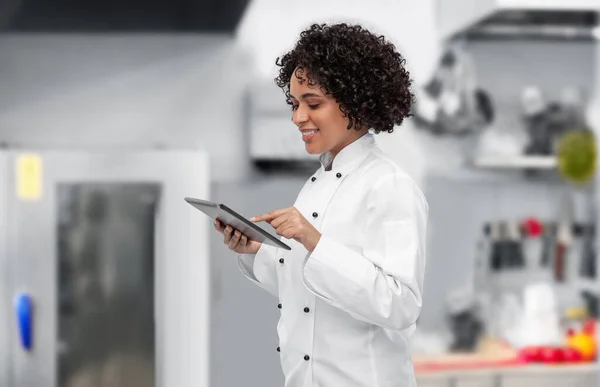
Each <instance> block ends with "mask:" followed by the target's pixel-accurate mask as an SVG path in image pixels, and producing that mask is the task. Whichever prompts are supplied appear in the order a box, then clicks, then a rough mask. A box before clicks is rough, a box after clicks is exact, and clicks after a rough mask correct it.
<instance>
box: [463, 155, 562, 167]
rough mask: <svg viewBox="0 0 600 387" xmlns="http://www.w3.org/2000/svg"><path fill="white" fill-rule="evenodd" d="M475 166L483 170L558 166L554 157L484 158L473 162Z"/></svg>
mask: <svg viewBox="0 0 600 387" xmlns="http://www.w3.org/2000/svg"><path fill="white" fill-rule="evenodd" d="M473 166H474V167H476V168H482V169H542V170H552V169H555V168H556V166H557V161H556V157H554V156H484V157H477V158H475V159H474V160H473Z"/></svg>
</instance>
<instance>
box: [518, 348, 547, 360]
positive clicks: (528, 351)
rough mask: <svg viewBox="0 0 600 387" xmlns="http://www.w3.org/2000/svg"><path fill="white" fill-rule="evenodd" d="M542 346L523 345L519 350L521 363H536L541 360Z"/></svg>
mask: <svg viewBox="0 0 600 387" xmlns="http://www.w3.org/2000/svg"><path fill="white" fill-rule="evenodd" d="M542 349H543V347H525V348H521V349H520V350H519V360H521V361H522V362H523V363H538V362H541V361H542Z"/></svg>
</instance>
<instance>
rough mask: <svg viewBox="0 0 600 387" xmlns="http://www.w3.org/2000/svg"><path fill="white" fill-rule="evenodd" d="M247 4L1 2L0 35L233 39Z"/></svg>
mask: <svg viewBox="0 0 600 387" xmlns="http://www.w3.org/2000/svg"><path fill="white" fill-rule="evenodd" d="M249 1H250V0H0V15H2V16H3V17H2V18H1V19H0V30H1V31H4V32H202V33H233V31H234V29H235V28H236V26H237V24H238V22H239V21H240V19H241V17H242V15H243V13H244V10H245V9H246V6H247V5H248V3H249Z"/></svg>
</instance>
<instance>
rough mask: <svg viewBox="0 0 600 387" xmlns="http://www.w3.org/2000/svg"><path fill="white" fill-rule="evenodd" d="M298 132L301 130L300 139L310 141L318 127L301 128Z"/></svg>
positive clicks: (317, 131)
mask: <svg viewBox="0 0 600 387" xmlns="http://www.w3.org/2000/svg"><path fill="white" fill-rule="evenodd" d="M300 132H302V140H304V141H310V140H311V139H312V138H314V137H315V136H316V135H317V133H319V129H303V130H301V131H300Z"/></svg>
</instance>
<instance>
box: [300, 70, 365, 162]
mask: <svg viewBox="0 0 600 387" xmlns="http://www.w3.org/2000/svg"><path fill="white" fill-rule="evenodd" d="M290 99H291V102H292V111H293V115H292V120H293V121H294V124H296V126H297V127H298V129H299V130H300V132H301V133H302V140H303V141H304V143H305V148H306V151H307V152H308V153H310V154H322V153H327V152H331V155H332V156H333V157H335V156H336V155H337V154H338V153H339V152H340V151H341V150H342V149H343V148H344V147H346V146H347V145H348V144H350V143H352V142H354V141H355V140H356V139H358V138H359V137H361V136H362V135H364V134H365V133H367V132H368V128H363V129H361V130H360V131H357V130H355V129H350V130H348V129H347V128H348V118H346V117H344V114H343V113H342V112H341V110H340V105H339V104H338V103H337V102H336V101H335V100H334V99H333V98H332V97H331V96H330V95H326V94H324V93H323V91H322V90H321V87H320V85H318V84H313V82H310V83H309V82H308V80H307V77H306V74H305V72H304V71H303V69H296V71H294V72H293V74H292V77H291V79H290Z"/></svg>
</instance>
